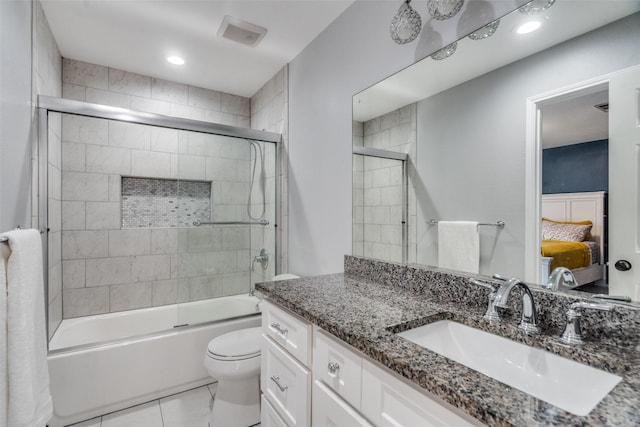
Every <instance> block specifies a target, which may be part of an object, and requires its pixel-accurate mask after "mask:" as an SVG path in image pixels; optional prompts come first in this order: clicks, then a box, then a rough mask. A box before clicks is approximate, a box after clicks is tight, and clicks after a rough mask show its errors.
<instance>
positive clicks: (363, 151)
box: [351, 145, 409, 264]
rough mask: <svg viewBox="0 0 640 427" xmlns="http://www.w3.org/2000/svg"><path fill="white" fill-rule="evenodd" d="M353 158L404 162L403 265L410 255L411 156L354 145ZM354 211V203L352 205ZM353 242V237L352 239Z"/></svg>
mask: <svg viewBox="0 0 640 427" xmlns="http://www.w3.org/2000/svg"><path fill="white" fill-rule="evenodd" d="M351 152H352V156H353V155H358V156H364V157H378V158H380V159H388V160H399V161H401V162H402V264H406V263H407V259H408V253H409V231H408V228H409V207H408V203H409V178H408V176H407V159H408V158H409V155H408V154H406V153H400V152H398V151H391V150H383V149H381V148H372V147H365V146H362V145H354V146H353V148H352V151H351ZM351 205H352V209H353V202H352V203H351ZM352 240H353V237H352Z"/></svg>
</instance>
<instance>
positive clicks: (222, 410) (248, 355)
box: [204, 274, 299, 427]
mask: <svg viewBox="0 0 640 427" xmlns="http://www.w3.org/2000/svg"><path fill="white" fill-rule="evenodd" d="M298 277H299V276H296V275H293V274H280V275H277V276H274V277H273V280H288V279H297V278H298ZM261 335H262V328H261V327H257V328H247V329H240V330H237V331H233V332H228V333H226V334H223V335H220V336H219V337H216V338H214V339H212V340H211V341H209V345H208V346H207V353H206V354H205V356H204V366H205V368H206V369H207V372H209V375H211V377H213V378H214V379H216V380H218V388H217V390H216V395H215V398H214V400H213V407H212V408H211V420H210V422H209V427H249V426H253V425H255V424H258V423H259V422H260V353H261V346H262V339H261Z"/></svg>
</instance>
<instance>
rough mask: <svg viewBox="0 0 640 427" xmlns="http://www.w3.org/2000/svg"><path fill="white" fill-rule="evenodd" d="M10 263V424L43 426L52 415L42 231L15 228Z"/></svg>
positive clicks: (8, 353)
mask: <svg viewBox="0 0 640 427" xmlns="http://www.w3.org/2000/svg"><path fill="white" fill-rule="evenodd" d="M1 236H2V237H6V238H8V239H9V242H8V244H9V247H10V248H11V255H9V260H8V262H7V272H6V273H7V323H6V325H7V346H6V347H5V348H6V351H7V377H8V385H9V386H8V390H9V398H8V407H7V425H8V426H11V427H27V426H28V427H42V426H44V425H46V423H47V422H48V421H49V419H50V418H51V415H52V414H53V403H52V401H51V394H50V392H49V369H48V367H47V334H46V323H45V301H44V282H43V275H42V242H41V240H40V233H39V232H38V231H37V230H13V231H9V232H6V233H3V234H2V235H1Z"/></svg>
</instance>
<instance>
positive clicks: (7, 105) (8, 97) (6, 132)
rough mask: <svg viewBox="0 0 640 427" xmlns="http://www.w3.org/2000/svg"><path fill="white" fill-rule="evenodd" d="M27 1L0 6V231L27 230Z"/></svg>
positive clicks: (29, 130) (8, 0)
mask: <svg viewBox="0 0 640 427" xmlns="http://www.w3.org/2000/svg"><path fill="white" fill-rule="evenodd" d="M31 9H32V5H31V2H30V1H19V0H16V1H13V0H3V1H0V100H1V104H0V231H5V230H9V229H12V228H15V227H16V226H17V225H21V226H23V227H29V226H30V225H31V211H30V209H31V201H30V195H31V141H32V139H31V138H32V135H31V133H32V131H33V130H32V127H31V118H32V109H31Z"/></svg>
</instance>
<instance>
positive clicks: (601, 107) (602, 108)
mask: <svg viewBox="0 0 640 427" xmlns="http://www.w3.org/2000/svg"><path fill="white" fill-rule="evenodd" d="M594 107H596V108H597V109H598V110H600V111H604V112H605V113H608V112H609V103H608V102H605V103H604V104H598V105H594Z"/></svg>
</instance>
